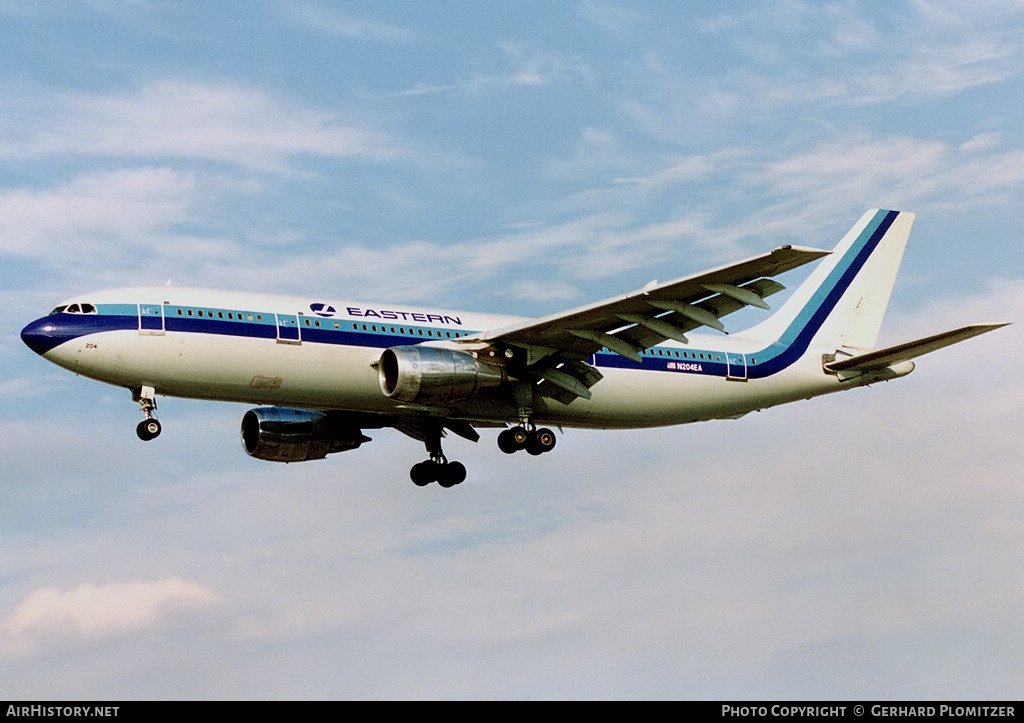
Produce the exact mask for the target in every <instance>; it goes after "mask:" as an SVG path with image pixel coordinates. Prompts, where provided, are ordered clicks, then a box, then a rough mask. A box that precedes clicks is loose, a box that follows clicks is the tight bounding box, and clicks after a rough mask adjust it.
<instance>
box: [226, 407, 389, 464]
mask: <svg viewBox="0 0 1024 723" xmlns="http://www.w3.org/2000/svg"><path fill="white" fill-rule="evenodd" d="M369 441H370V438H369V437H367V436H365V435H363V433H362V431H361V430H359V429H357V428H356V427H354V426H352V425H350V424H345V423H344V421H343V420H340V419H338V418H336V417H333V416H331V415H328V414H325V413H323V412H314V411H310V410H308V409H285V408H283V407H260V408H259V409H250V410H249V411H248V412H246V413H245V415H244V416H243V417H242V446H243V447H244V448H245V451H246V453H247V454H248V455H249V456H250V457H256V458H258V459H265V460H268V461H270V462H305V461H306V460H310V459H323V458H324V457H326V456H327V455H329V454H333V453H335V452H346V451H348V450H350V449H355V448H357V447H358V446H359V445H361V444H362V443H363V442H369Z"/></svg>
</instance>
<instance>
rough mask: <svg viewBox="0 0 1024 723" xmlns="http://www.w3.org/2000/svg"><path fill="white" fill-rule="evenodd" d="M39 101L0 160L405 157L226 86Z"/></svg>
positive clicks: (369, 136)
mask: <svg viewBox="0 0 1024 723" xmlns="http://www.w3.org/2000/svg"><path fill="white" fill-rule="evenodd" d="M42 105H43V106H47V105H48V106H49V107H43V108H41V109H37V110H36V116H37V117H36V118H34V119H33V122H32V123H31V124H26V123H24V118H20V119H19V121H20V127H18V126H17V125H16V126H15V127H14V128H13V131H12V132H10V133H9V134H8V140H6V142H4V143H2V144H0V157H8V158H18V159H23V158H31V157H39V156H49V155H61V154H70V155H87V156H107V157H110V156H112V157H117V158H120V157H137V158H138V157H141V158H188V159H202V160H208V161H215V162H223V163H232V164H238V165H242V166H248V167H255V168H269V167H274V166H277V165H279V164H281V163H282V162H283V161H285V160H286V159H288V158H290V157H294V156H324V157H333V158H353V157H355V158H366V159H375V160H381V159H393V158H395V157H398V156H400V155H401V154H402V153H403V151H402V149H401V147H400V146H398V145H396V144H395V143H393V142H392V141H391V140H390V139H388V138H387V136H386V135H385V134H384V133H382V132H381V131H379V130H373V129H370V128H365V127H359V126H356V125H352V124H348V123H345V122H343V121H342V120H341V119H340V118H339V117H338V116H337V115H336V114H334V113H331V112H327V111H322V110H318V109H315V108H304V107H294V106H289V105H288V104H287V103H285V102H284V101H283V100H281V99H280V98H277V97H275V96H273V95H271V94H270V93H267V92H265V91H262V90H259V89H256V88H251V87H246V86H242V85H236V84H232V83H219V84H204V83H197V82H188V81H181V80H160V81H155V82H152V83H149V84H148V85H146V86H144V87H142V88H141V89H140V90H138V91H137V92H129V93H107V94H96V93H92V94H89V93H72V94H68V95H64V96H60V97H55V98H51V99H49V101H44V102H43V103H42ZM12 136H13V139H12Z"/></svg>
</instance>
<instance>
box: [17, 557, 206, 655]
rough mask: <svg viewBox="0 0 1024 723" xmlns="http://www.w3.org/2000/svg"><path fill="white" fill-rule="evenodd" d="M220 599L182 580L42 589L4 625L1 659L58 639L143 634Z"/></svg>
mask: <svg viewBox="0 0 1024 723" xmlns="http://www.w3.org/2000/svg"><path fill="white" fill-rule="evenodd" d="M217 600H218V597H217V595H216V594H214V593H213V592H211V591H210V590H208V589H207V588H205V587H204V586H202V585H200V584H199V583H196V582H193V581H190V580H183V579H181V578H177V577H171V578H163V579H160V580H154V581H151V582H142V581H132V582H123V583H107V584H101V585H97V584H93V583H85V584H82V585H79V586H78V587H75V588H71V589H67V590H65V589H61V588H41V589H39V590H36V591H35V592H32V593H30V594H29V595H28V596H27V597H26V598H25V600H24V601H22V603H21V604H20V605H19V606H18V607H17V609H15V610H14V612H13V613H11V614H10V615H9V616H8V617H7V618H5V619H4V620H3V622H2V623H0V631H2V637H0V656H2V657H17V656H22V655H28V654H32V653H34V652H36V651H37V650H39V649H40V647H42V646H45V645H47V644H49V643H52V642H54V641H55V640H66V639H73V640H80V639H94V638H102V637H107V636H111V635H119V634H123V633H132V632H138V631H140V630H143V629H146V628H150V627H153V626H156V625H159V624H160V623H162V622H164V621H166V620H167V619H168V618H170V617H172V616H173V615H175V614H177V613H181V612H188V611H194V610H198V609H201V608H204V607H207V606H209V605H212V604H214V603H215V602H217Z"/></svg>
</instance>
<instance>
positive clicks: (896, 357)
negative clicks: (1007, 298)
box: [825, 323, 1006, 372]
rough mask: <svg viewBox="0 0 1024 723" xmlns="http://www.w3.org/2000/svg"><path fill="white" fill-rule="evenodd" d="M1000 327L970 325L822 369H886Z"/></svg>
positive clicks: (863, 370)
mask: <svg viewBox="0 0 1024 723" xmlns="http://www.w3.org/2000/svg"><path fill="white" fill-rule="evenodd" d="M1003 326H1006V324H1005V323H1004V324H972V325H971V326H965V327H963V328H961V329H954V330H953V331H945V332H943V333H941V334H935V335H934V336H929V337H925V338H924V339H917V340H916V341H908V342H907V343H905V344H898V345H896V346H890V347H889V348H887V349H879V350H878V351H872V352H868V353H867V354H858V355H857V356H852V357H847V358H845V359H837V360H835V361H832V362H827V363H826V364H825V370H826V371H829V372H866V371H874V370H878V369H885V368H886V367H889V366H892V365H893V364H898V363H900V362H905V361H909V360H911V359H914V358H915V357H919V356H921V355H922V354H927V353H928V352H932V351H935V350H937V349H942V348H943V347H947V346H950V345H951V344H956V343H957V342H961V341H965V340H967V339H970V338H971V337H975V336H978V335H979V334H984V333H986V332H989V331H993V330H995V329H999V328H1000V327H1003Z"/></svg>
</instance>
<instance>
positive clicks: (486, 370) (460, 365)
mask: <svg viewBox="0 0 1024 723" xmlns="http://www.w3.org/2000/svg"><path fill="white" fill-rule="evenodd" d="M377 381H378V382H379V383H380V390H381V391H382V392H384V395H385V396H387V397H390V398H391V399H394V400H395V401H399V402H411V403H428V404H447V403H448V402H454V401H458V400H460V399H467V398H469V397H471V396H472V395H473V394H474V393H476V392H477V391H478V390H480V389H483V388H485V387H496V386H498V385H499V384H502V383H504V382H506V381H508V376H507V375H506V374H505V371H504V370H503V369H501V368H499V367H496V366H491V365H490V364H484V363H483V362H481V361H478V360H477V358H476V357H474V356H473V355H472V354H468V353H466V352H464V351H455V350H453V349H439V348H436V347H430V346H395V347H391V348H390V349H385V350H384V353H383V354H381V357H380V362H379V363H378V364H377Z"/></svg>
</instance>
